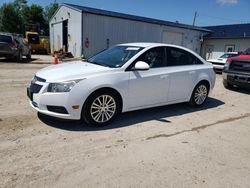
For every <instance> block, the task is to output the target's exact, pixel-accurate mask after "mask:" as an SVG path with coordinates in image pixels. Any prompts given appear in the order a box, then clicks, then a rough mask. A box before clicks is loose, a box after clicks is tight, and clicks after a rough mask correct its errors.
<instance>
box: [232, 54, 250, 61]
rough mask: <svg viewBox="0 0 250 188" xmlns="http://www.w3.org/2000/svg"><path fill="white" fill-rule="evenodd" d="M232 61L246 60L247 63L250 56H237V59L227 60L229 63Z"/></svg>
mask: <svg viewBox="0 0 250 188" xmlns="http://www.w3.org/2000/svg"><path fill="white" fill-rule="evenodd" d="M232 60H248V61H250V55H245V54H242V55H239V56H237V57H232V58H228V61H230V62H231V61H232Z"/></svg>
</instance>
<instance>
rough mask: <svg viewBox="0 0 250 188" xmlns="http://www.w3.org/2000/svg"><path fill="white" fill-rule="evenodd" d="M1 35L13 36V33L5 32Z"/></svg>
mask: <svg viewBox="0 0 250 188" xmlns="http://www.w3.org/2000/svg"><path fill="white" fill-rule="evenodd" d="M0 35H5V36H13V35H12V34H11V33H3V32H0Z"/></svg>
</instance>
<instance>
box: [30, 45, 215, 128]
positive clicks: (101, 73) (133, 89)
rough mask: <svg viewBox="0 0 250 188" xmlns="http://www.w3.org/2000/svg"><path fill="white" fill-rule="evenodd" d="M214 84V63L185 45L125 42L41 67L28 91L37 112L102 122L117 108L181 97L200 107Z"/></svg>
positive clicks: (174, 100) (135, 107)
mask: <svg viewBox="0 0 250 188" xmlns="http://www.w3.org/2000/svg"><path fill="white" fill-rule="evenodd" d="M214 83H215V73H214V71H213V66H212V65H211V64H210V63H207V62H206V61H205V60H204V59H202V58H201V57H200V56H199V55H197V54H195V53H194V52H192V51H191V50H189V49H186V48H183V47H180V46H175V45H167V44H158V43H130V44H120V45H116V46H113V47H111V48H109V49H107V50H105V51H102V52H101V53H99V54H97V55H94V56H93V57H91V58H89V59H87V60H86V61H83V62H82V61H75V62H70V63H62V64H59V65H52V66H49V67H47V68H44V69H42V70H40V71H38V72H37V73H36V74H35V76H34V78H33V79H32V81H31V84H30V86H29V87H28V88H27V93H28V96H29V99H30V104H31V106H32V107H33V108H35V109H36V110H37V111H39V112H40V113H43V114H47V115H49V116H53V117H57V118H63V119H75V120H77V119H81V118H83V119H84V120H85V122H86V123H88V124H91V125H97V126H101V125H106V124H108V123H110V122H111V121H112V120H113V119H114V118H115V117H116V116H117V115H118V114H119V113H120V112H127V111H132V110H138V109H144V108H150V107H156V106H162V105H168V104H173V103H181V102H189V103H191V104H192V105H194V106H201V105H203V104H204V103H205V101H206V99H207V96H208V93H209V92H210V91H211V90H212V89H213V87H214Z"/></svg>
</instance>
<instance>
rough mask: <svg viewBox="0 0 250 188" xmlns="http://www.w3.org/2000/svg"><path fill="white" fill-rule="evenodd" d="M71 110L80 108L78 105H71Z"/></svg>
mask: <svg viewBox="0 0 250 188" xmlns="http://www.w3.org/2000/svg"><path fill="white" fill-rule="evenodd" d="M72 108H73V109H74V110H76V109H79V108H80V105H73V106H72Z"/></svg>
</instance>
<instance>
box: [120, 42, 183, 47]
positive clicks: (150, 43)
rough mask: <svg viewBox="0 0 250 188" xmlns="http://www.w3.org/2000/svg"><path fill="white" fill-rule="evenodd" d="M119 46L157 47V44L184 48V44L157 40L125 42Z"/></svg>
mask: <svg viewBox="0 0 250 188" xmlns="http://www.w3.org/2000/svg"><path fill="white" fill-rule="evenodd" d="M118 46H134V47H142V48H147V47H157V46H169V47H177V48H184V47H182V46H177V45H173V44H166V43H155V42H134V43H125V44H118Z"/></svg>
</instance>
